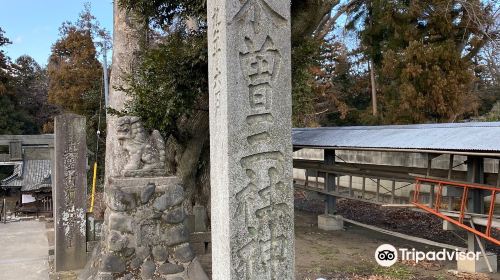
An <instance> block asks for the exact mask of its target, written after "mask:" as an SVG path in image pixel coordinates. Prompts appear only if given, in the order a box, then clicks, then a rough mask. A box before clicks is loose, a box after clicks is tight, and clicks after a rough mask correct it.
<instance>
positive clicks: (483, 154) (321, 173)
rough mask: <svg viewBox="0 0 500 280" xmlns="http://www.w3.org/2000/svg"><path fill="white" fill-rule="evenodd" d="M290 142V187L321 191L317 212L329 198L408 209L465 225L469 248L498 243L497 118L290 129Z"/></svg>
mask: <svg viewBox="0 0 500 280" xmlns="http://www.w3.org/2000/svg"><path fill="white" fill-rule="evenodd" d="M292 143H293V148H294V151H296V152H295V156H294V182H295V187H296V188H298V189H303V190H309V191H314V192H317V193H321V194H323V195H325V215H335V214H336V199H337V198H347V199H353V200H358V201H364V202H369V203H374V204H381V205H388V206H401V207H404V206H407V207H414V208H415V209H418V210H421V211H426V212H429V213H432V214H434V215H436V216H438V217H440V218H442V219H443V221H445V224H447V225H448V227H449V228H451V227H452V226H453V228H461V229H465V230H467V231H468V232H469V233H470V238H469V249H471V250H474V251H479V249H478V247H477V250H476V246H477V245H479V244H478V243H477V239H476V236H478V237H481V240H482V241H481V242H484V241H489V242H492V243H493V244H495V245H499V244H500V241H499V240H498V239H497V238H495V236H498V235H497V234H495V231H498V230H499V229H500V216H499V215H497V214H496V213H499V212H498V211H499V210H500V209H498V208H500V207H497V211H495V205H496V203H500V199H498V202H496V201H495V198H496V197H497V196H498V195H499V194H500V177H499V176H498V170H499V168H498V167H499V160H500V122H469V123H443V124H418V125H386V126H353V127H320V128H295V129H293V132H292ZM320 226H321V225H320ZM445 228H446V226H445Z"/></svg>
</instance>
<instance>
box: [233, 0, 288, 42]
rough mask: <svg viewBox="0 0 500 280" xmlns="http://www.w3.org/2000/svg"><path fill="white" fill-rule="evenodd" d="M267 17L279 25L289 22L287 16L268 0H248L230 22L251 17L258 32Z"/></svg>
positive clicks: (254, 28)
mask: <svg viewBox="0 0 500 280" xmlns="http://www.w3.org/2000/svg"><path fill="white" fill-rule="evenodd" d="M265 17H268V18H271V19H272V20H273V22H274V23H275V24H277V25H278V24H283V23H287V19H286V17H285V16H283V15H281V14H280V13H279V12H278V11H276V10H275V9H274V8H273V7H272V6H271V5H270V4H269V3H268V1H267V0H246V1H245V3H243V5H242V6H241V8H240V9H239V10H238V13H236V15H235V16H234V17H233V18H232V19H231V21H230V23H231V22H234V21H240V20H242V21H245V20H247V19H250V20H249V22H250V24H252V27H253V30H254V33H256V34H258V33H260V32H261V29H262V28H261V25H262V24H263V23H264V18H265Z"/></svg>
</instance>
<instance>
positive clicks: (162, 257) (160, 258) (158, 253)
mask: <svg viewBox="0 0 500 280" xmlns="http://www.w3.org/2000/svg"><path fill="white" fill-rule="evenodd" d="M153 258H154V260H155V262H165V261H166V260H167V258H168V251H167V248H165V247H163V246H155V247H154V248H153Z"/></svg>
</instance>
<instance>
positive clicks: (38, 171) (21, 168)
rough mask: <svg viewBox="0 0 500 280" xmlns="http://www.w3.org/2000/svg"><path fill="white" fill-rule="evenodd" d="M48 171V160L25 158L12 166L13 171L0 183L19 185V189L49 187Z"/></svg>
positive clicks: (49, 167)
mask: <svg viewBox="0 0 500 280" xmlns="http://www.w3.org/2000/svg"><path fill="white" fill-rule="evenodd" d="M50 171H51V166H50V160H25V161H23V163H22V164H18V165H16V166H15V167H14V173H13V174H12V175H11V176H9V177H7V178H6V179H4V180H2V181H1V185H2V186H9V187H21V191H36V190H39V189H42V188H50V187H51V177H50Z"/></svg>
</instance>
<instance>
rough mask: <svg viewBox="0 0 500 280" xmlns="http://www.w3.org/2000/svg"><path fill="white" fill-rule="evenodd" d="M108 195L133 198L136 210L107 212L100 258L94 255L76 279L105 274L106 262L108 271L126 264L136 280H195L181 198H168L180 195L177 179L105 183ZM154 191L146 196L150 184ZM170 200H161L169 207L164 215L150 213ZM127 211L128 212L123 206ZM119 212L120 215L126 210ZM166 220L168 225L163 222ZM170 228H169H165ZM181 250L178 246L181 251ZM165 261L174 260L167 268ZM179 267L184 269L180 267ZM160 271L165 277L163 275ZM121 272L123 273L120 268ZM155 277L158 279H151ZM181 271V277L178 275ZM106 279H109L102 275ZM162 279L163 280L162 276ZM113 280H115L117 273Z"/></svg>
mask: <svg viewBox="0 0 500 280" xmlns="http://www.w3.org/2000/svg"><path fill="white" fill-rule="evenodd" d="M109 182H110V186H109V188H110V189H116V190H120V192H121V194H120V195H122V196H123V195H125V196H130V197H133V198H134V200H135V204H134V207H133V208H132V209H130V210H127V211H118V210H113V209H111V208H108V209H106V211H105V218H104V224H103V226H102V228H103V236H104V237H105V238H103V239H101V241H100V245H99V246H100V247H101V248H102V249H100V251H99V253H100V254H99V253H96V252H94V253H93V257H92V260H90V261H89V263H91V264H93V263H95V264H97V265H94V267H95V268H92V265H88V267H86V268H85V270H84V272H83V273H82V274H80V275H81V276H82V277H80V278H79V279H80V280H94V279H98V278H97V276H98V275H100V273H102V272H104V271H103V268H102V267H103V264H104V262H105V261H106V263H107V264H109V265H108V266H113V267H115V268H114V269H113V270H118V269H117V268H116V266H117V265H118V263H119V260H121V261H122V262H124V265H125V271H127V272H130V273H132V274H133V275H134V279H167V280H169V279H173V278H175V277H181V279H183V280H195V279H190V278H188V277H187V276H186V275H187V270H186V267H187V266H188V265H189V264H190V263H191V262H192V261H195V260H193V257H194V254H193V252H192V250H190V247H189V244H188V243H186V242H188V241H189V232H188V230H187V228H186V226H185V213H184V210H183V208H182V206H181V204H182V200H183V197H181V198H180V200H179V198H176V196H175V195H173V196H172V195H170V193H169V192H170V191H176V190H177V193H181V192H182V187H181V186H179V184H178V180H177V179H175V178H125V179H120V178H112V179H111V180H109ZM151 182H154V184H155V185H156V187H155V190H154V193H153V194H150V195H149V194H148V195H145V194H144V193H145V192H149V191H148V189H151V187H148V185H151V184H149V183H151ZM165 194H169V195H167V196H164V197H167V198H166V199H165V201H167V202H166V204H169V203H173V204H177V206H171V207H170V208H168V209H167V210H165V211H163V212H159V211H157V210H155V209H154V207H153V204H154V200H153V198H158V197H161V196H163V195H165ZM143 196H150V198H149V201H148V202H147V203H142V202H143V200H142V197H143ZM172 197H174V199H172ZM127 207H128V206H127ZM125 208H126V207H124V208H120V209H125ZM167 215H169V217H168V218H167V219H164V218H162V216H167ZM168 221H169V222H170V223H169V222H168ZM179 244H182V245H179ZM101 254H102V255H103V256H110V255H112V256H119V259H118V260H117V259H110V260H109V259H106V260H104V258H103V257H101ZM169 260H172V261H171V262H170V263H169V264H168V265H164V264H165V263H168V261H169ZM180 261H182V262H183V264H184V265H180V266H179V267H177V266H178V264H177V263H178V262H180ZM160 267H162V271H163V272H164V273H167V272H170V274H161V272H160ZM120 269H121V267H120ZM155 271H156V273H155ZM179 271H180V272H179ZM106 273H109V272H108V271H106ZM160 275H163V276H160ZM113 276H115V278H116V277H118V276H120V275H117V274H116V273H114V274H113Z"/></svg>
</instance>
